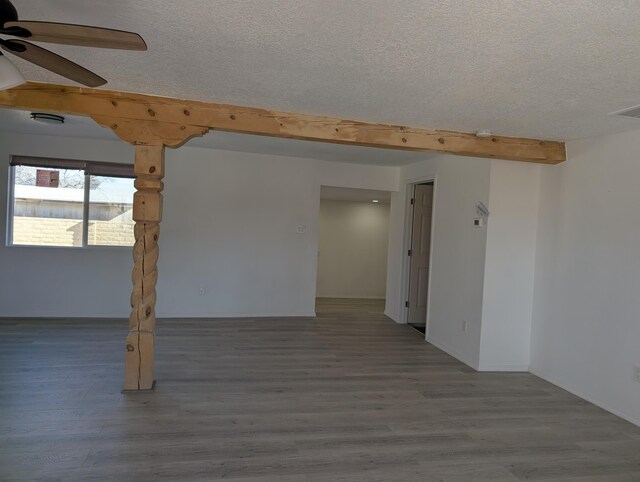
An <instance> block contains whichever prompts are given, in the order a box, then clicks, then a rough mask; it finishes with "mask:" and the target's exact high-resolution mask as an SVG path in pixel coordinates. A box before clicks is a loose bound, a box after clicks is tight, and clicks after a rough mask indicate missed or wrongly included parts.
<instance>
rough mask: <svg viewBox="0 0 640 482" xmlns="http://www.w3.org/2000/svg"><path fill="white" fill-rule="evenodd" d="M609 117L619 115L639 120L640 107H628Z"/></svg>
mask: <svg viewBox="0 0 640 482" xmlns="http://www.w3.org/2000/svg"><path fill="white" fill-rule="evenodd" d="M609 115H620V116H622V117H631V118H633V119H640V105H636V106H635V107H628V108H626V109H622V110H619V111H616V112H612V113H611V114H609Z"/></svg>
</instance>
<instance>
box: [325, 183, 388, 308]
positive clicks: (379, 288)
mask: <svg viewBox="0 0 640 482" xmlns="http://www.w3.org/2000/svg"><path fill="white" fill-rule="evenodd" d="M390 202H391V193H390V192H386V191H375V190H367V189H353V188H341V187H331V186H321V189H320V214H319V220H318V264H317V279H316V313H325V312H327V311H331V312H337V311H340V312H344V313H356V312H358V313H369V314H373V313H378V314H381V313H383V311H384V305H385V297H386V283H387V250H388V241H389V217H390Z"/></svg>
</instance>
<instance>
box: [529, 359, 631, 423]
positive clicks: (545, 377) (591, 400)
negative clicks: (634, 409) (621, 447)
mask: <svg viewBox="0 0 640 482" xmlns="http://www.w3.org/2000/svg"><path fill="white" fill-rule="evenodd" d="M529 372H530V373H531V374H533V375H535V376H537V377H538V378H542V379H543V380H544V381H547V382H549V383H551V384H552V385H555V386H556V387H559V388H561V389H563V390H566V391H567V392H569V393H571V394H573V395H575V396H576V397H580V398H582V399H583V400H586V401H587V402H589V403H593V404H594V405H595V406H597V407H600V408H601V409H603V410H606V411H607V412H609V413H612V414H613V415H615V416H617V417H620V418H622V419H624V420H626V421H627V422H630V423H632V424H634V425H636V426H638V427H640V418H638V417H635V416H633V415H628V414H625V413H622V412H620V411H618V410H616V409H614V408H610V407H608V406H607V404H605V403H601V402H599V401H598V400H596V399H594V398H592V397H589V396H587V395H585V394H584V393H582V392H581V391H580V390H575V389H573V388H572V387H569V386H568V385H566V384H564V383H560V382H559V381H558V380H556V379H555V378H554V377H552V376H549V375H545V374H543V373H542V372H540V371H538V370H536V369H535V368H531V367H529Z"/></svg>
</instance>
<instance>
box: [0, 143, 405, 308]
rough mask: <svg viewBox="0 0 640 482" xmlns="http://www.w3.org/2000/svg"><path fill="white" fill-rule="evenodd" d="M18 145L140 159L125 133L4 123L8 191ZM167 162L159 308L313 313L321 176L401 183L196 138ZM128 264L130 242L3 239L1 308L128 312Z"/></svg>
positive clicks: (71, 154)
mask: <svg viewBox="0 0 640 482" xmlns="http://www.w3.org/2000/svg"><path fill="white" fill-rule="evenodd" d="M11 154H21V155H32V156H44V157H68V158H77V159H87V160H101V161H122V162H132V160H133V154H134V152H133V148H132V147H131V146H127V145H125V144H124V143H121V142H118V141H96V140H88V139H70V138H62V137H44V136H27V135H18V134H7V133H0V196H1V197H2V198H3V199H6V195H7V191H6V188H7V174H8V167H7V166H8V162H9V157H10V155H11ZM166 171H167V174H166V177H165V191H164V196H165V197H164V219H163V222H162V225H161V234H160V253H161V254H160V261H159V264H158V269H159V273H160V278H159V282H158V305H157V313H158V316H160V317H163V316H165V317H166V316H172V317H173V316H175V317H181V316H203V317H204V316H277V315H312V314H313V312H314V301H315V282H316V258H317V224H318V212H319V202H320V185H321V184H332V185H343V186H344V187H356V188H367V189H384V190H394V189H397V174H395V175H390V173H393V172H394V171H395V169H394V168H388V167H375V166H366V165H360V164H357V165H356V164H342V163H327V162H323V161H317V160H311V159H298V158H292V157H278V156H267V155H257V154H247V153H239V152H228V151H219V150H212V149H199V148H190V147H188V146H185V147H183V148H181V149H178V150H171V149H169V150H167V155H166ZM338 181H339V183H338ZM0 209H1V211H0V231H1V232H2V233H3V236H4V233H5V232H6V223H5V221H6V203H4V202H3V203H1V207H0ZM299 224H304V225H306V226H307V230H306V234H302V235H301V234H296V226H297V225H299ZM131 267H132V260H131V249H129V248H90V249H63V248H38V247H7V246H5V245H4V243H2V246H0V269H1V270H2V276H1V277H0V316H60V317H67V316H69V317H72V316H82V317H86V316H95V317H127V316H128V314H129V306H128V300H129V295H130V289H131V286H130V283H131V282H130V272H131ZM201 286H203V287H205V290H206V293H205V295H199V290H200V287H201Z"/></svg>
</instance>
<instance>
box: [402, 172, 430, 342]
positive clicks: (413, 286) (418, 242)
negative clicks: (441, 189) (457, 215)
mask: <svg viewBox="0 0 640 482" xmlns="http://www.w3.org/2000/svg"><path fill="white" fill-rule="evenodd" d="M410 189H411V190H410V194H411V199H410V207H411V223H410V236H409V240H410V244H409V249H408V252H407V255H408V257H409V286H408V295H407V301H406V303H405V306H406V308H407V323H408V324H409V325H410V326H412V327H413V328H415V329H416V330H418V331H420V332H421V333H423V334H426V330H427V309H428V304H429V282H430V277H429V273H430V267H431V229H432V219H433V190H434V182H433V181H430V182H425V183H421V184H413V185H411V186H410Z"/></svg>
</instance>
